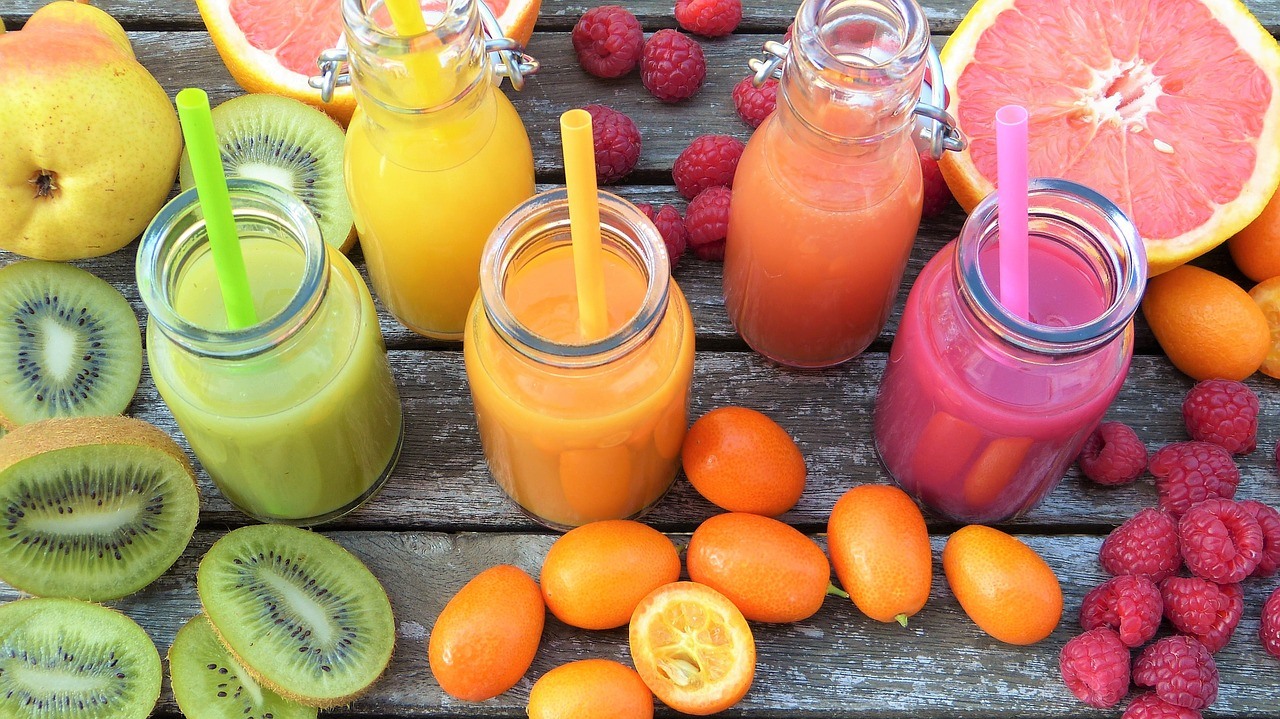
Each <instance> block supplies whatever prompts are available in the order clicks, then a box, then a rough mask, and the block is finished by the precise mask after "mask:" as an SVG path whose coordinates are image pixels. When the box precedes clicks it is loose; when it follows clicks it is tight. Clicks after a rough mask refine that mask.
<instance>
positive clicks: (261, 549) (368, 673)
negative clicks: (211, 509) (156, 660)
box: [196, 525, 395, 709]
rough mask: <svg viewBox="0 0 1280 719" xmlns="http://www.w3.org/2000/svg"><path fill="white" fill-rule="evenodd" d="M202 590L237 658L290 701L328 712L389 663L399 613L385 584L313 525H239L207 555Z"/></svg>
mask: <svg viewBox="0 0 1280 719" xmlns="http://www.w3.org/2000/svg"><path fill="white" fill-rule="evenodd" d="M196 591H197V592H199V594H200V603H201V604H202V605H203V606H204V611H205V614H206V615H208V617H209V621H210V622H211V623H212V624H213V628H214V630H215V631H216V632H217V634H218V637H219V639H220V640H221V641H222V644H223V645H224V646H226V647H227V649H229V650H230V651H231V654H232V655H233V656H234V657H235V658H236V660H237V661H239V662H240V664H241V665H242V666H244V667H245V668H246V669H247V670H248V671H249V672H250V673H251V674H252V675H253V676H254V678H255V679H257V680H258V681H259V682H260V683H262V684H263V685H265V686H266V687H268V688H270V689H271V690H273V691H275V692H276V693H277V694H279V695H281V696H283V697H285V698H288V699H292V700H293V701H296V702H300V703H302V704H306V705H308V706H315V707H319V708H321V709H323V708H327V707H333V706H339V705H342V704H347V703H350V702H351V701H352V700H353V699H355V698H356V697H357V696H359V695H360V694H362V693H364V691H365V690H367V689H368V688H369V686H370V685H372V684H373V682H374V681H375V680H377V678H378V676H379V675H381V674H382V672H383V670H384V669H386V667H387V664H388V662H390V660H391V651H392V649H393V647H394V645H395V619H394V617H393V616H392V614H391V603H390V602H389V601H387V595H386V592H384V591H383V589H382V585H381V584H380V583H379V582H378V579H377V577H374V576H373V573H372V572H370V571H369V569H368V568H367V567H365V566H364V564H363V563H362V562H361V561H360V560H359V559H357V558H356V557H355V556H354V555H352V554H351V553H350V552H348V551H347V550H346V549H343V548H342V547H341V546H340V545H338V544H337V543H336V542H334V541H333V540H331V539H328V538H326V537H324V536H323V535H320V534H316V533H315V532H310V531H307V530H305V529H298V528H296V527H288V526H283V525H255V526H249V527H242V528H240V529H236V530H233V531H232V532H230V533H228V534H227V535H226V536H224V537H223V538H222V539H219V540H218V541H217V542H215V543H214V545H213V546H212V547H210V549H209V552H208V553H207V554H205V556H204V559H202V560H201V561H200V568H199V570H197V572H196Z"/></svg>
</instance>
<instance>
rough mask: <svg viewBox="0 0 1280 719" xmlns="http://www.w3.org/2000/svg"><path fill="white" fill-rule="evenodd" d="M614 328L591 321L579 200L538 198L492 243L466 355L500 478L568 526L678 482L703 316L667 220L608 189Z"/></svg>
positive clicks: (653, 496)
mask: <svg viewBox="0 0 1280 719" xmlns="http://www.w3.org/2000/svg"><path fill="white" fill-rule="evenodd" d="M600 225H601V228H600V229H601V238H602V241H603V246H604V260H605V262H604V276H605V283H606V299H607V302H606V304H607V308H608V313H607V314H608V321H609V334H608V335H607V336H605V337H604V338H603V339H599V340H596V341H587V340H584V339H583V338H582V336H581V334H580V332H579V330H578V313H577V294H576V290H575V287H574V277H573V261H572V241H571V238H570V232H569V212H568V199H567V195H566V193H565V191H564V190H553V191H549V192H544V193H541V194H539V195H536V196H535V197H533V198H532V199H530V200H528V201H527V202H525V203H523V204H521V205H520V206H518V207H517V208H516V209H515V210H513V211H512V212H511V214H510V215H508V216H507V217H506V219H504V220H503V221H502V223H501V224H500V225H498V227H497V229H495V230H494V232H493V236H492V237H490V239H489V243H488V244H487V245H486V247H485V252H484V258H483V260H482V262H481V270H480V292H479V294H478V295H477V297H476V300H475V303H474V304H473V305H472V308H471V316H470V317H469V318H468V320H467V333H466V339H465V340H464V342H463V350H464V355H465V358H466V369H467V379H468V381H469V383H470V386H471V397H472V400H473V401H474V403H475V411H476V422H477V424H478V426H479V430H480V441H481V443H482V444H483V445H484V452H485V457H486V459H487V460H488V462H489V471H490V472H491V473H492V474H493V477H494V479H495V480H497V483H498V486H500V487H501V488H502V490H503V491H504V492H506V493H507V495H508V496H510V497H511V499H512V500H514V501H515V503H516V504H517V505H518V506H519V507H520V508H521V509H522V510H523V511H524V512H526V513H527V514H529V515H530V516H531V517H533V518H534V519H536V520H538V521H540V522H542V523H544V524H547V525H548V526H551V527H554V528H557V529H568V528H570V527H575V526H578V525H581V524H585V523H587V522H593V521H598V520H603V519H622V518H628V517H636V516H638V515H640V514H641V513H642V512H644V511H645V510H646V509H648V508H649V507H651V506H652V505H653V504H654V503H656V502H657V501H658V500H659V499H660V498H661V497H662V495H663V494H664V493H666V491H667V489H668V488H669V487H670V486H671V483H672V481H673V480H674V479H675V476H676V471H677V469H679V466H680V446H681V443H682V442H683V441H684V435H685V430H686V428H687V425H688V405H689V386H690V382H691V380H692V375H693V352H694V336H693V318H692V317H691V316H690V314H689V305H688V303H687V302H686V301H685V298H684V295H683V294H682V293H681V292H680V288H679V287H678V286H677V285H676V283H675V281H674V280H672V278H671V269H670V263H669V260H668V259H667V252H666V247H665V245H664V244H663V242H662V237H661V236H660V235H659V234H658V231H657V228H655V227H654V225H653V223H652V222H650V221H649V219H648V218H646V217H645V216H644V215H643V214H641V213H640V211H639V210H637V209H636V208H635V207H634V206H633V205H631V204H630V203H628V202H626V201H625V200H622V199H621V198H618V197H615V196H613V195H610V194H608V193H604V192H601V193H600Z"/></svg>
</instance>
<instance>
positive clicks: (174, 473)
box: [0, 417, 200, 716]
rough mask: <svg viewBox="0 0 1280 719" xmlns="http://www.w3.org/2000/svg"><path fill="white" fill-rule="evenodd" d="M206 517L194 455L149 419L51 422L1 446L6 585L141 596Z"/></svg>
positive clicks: (0, 557) (44, 591) (1, 572)
mask: <svg viewBox="0 0 1280 719" xmlns="http://www.w3.org/2000/svg"><path fill="white" fill-rule="evenodd" d="M199 510H200V494H199V491H198V490H197V489H196V484H195V474H194V473H193V472H192V469H191V465H190V464H189V463H188V462H187V459H186V456H185V455H184V454H183V453H182V450H181V449H180V448H179V447H178V446H177V445H176V444H174V442H173V440H171V439H169V436H168V435H167V434H165V433H164V432H162V431H161V430H159V429H157V428H155V427H152V426H151V425H149V424H147V423H146V422H143V421H141V420H137V419H132V418H129V417H78V418H72V419H50V420H44V421H42V422H35V423H32V424H27V425H23V426H21V427H19V428H17V429H16V430H14V431H13V432H10V433H9V434H8V435H7V436H6V437H5V438H4V439H3V440H0V579H3V580H4V581H6V582H8V583H9V584H11V585H13V586H14V587H17V588H18V589H21V590H22V591H24V592H28V593H30V594H35V595H38V596H53V597H75V598H77V599H88V600H92V601H102V600H107V599H115V598H117V597H122V596H125V595H126V594H131V593H133V592H136V591H138V590H139V589H142V588H143V587H145V586H146V585H148V584H150V583H151V582H152V581H154V580H155V579H156V578H157V577H159V576H160V575H161V574H163V573H164V572H165V570H167V569H168V568H169V567H170V566H172V565H173V563H174V561H176V560H177V558H178V557H179V556H180V555H181V554H182V551H183V550H184V549H185V548H186V546H187V542H188V541H190V539H191V535H192V533H193V532H194V531H195V526H196V519H197V515H198V513H199ZM0 716H2V715H0Z"/></svg>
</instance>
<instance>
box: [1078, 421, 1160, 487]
mask: <svg viewBox="0 0 1280 719" xmlns="http://www.w3.org/2000/svg"><path fill="white" fill-rule="evenodd" d="M1076 461H1077V462H1078V463H1079V465H1080V471H1081V472H1083V473H1084V476H1086V477H1088V478H1089V479H1092V480H1093V481H1095V482H1097V483H1098V484H1105V485H1120V484H1128V483H1130V482H1132V481H1133V480H1135V479H1137V478H1138V475H1140V474H1142V472H1143V470H1145V469H1146V468H1147V447H1146V445H1144V444H1142V440H1140V439H1138V434H1137V433H1136V432H1134V431H1133V429H1132V428H1130V427H1129V425H1127V424H1124V423H1123V422H1103V423H1102V424H1100V425H1098V428H1097V429H1095V430H1094V431H1093V434H1091V435H1089V438H1088V439H1086V440H1085V442H1084V447H1083V448H1081V450H1080V457H1079V458H1078V459H1077V460H1076Z"/></svg>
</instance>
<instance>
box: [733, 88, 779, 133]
mask: <svg viewBox="0 0 1280 719" xmlns="http://www.w3.org/2000/svg"><path fill="white" fill-rule="evenodd" d="M753 78H754V75H747V76H746V77H744V78H742V80H740V81H739V82H738V84H737V85H734V86H733V106H734V107H735V108H737V110H738V117H741V118H742V121H743V122H745V123H747V124H748V125H750V126H751V127H753V128H755V127H760V123H762V122H764V119H765V118H766V117H768V116H769V113H771V112H773V108H775V107H777V106H778V81H777V80H775V79H773V78H769V79H767V80H765V81H764V84H763V85H761V86H760V87H756V86H755V83H754V82H752V79H753Z"/></svg>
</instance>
